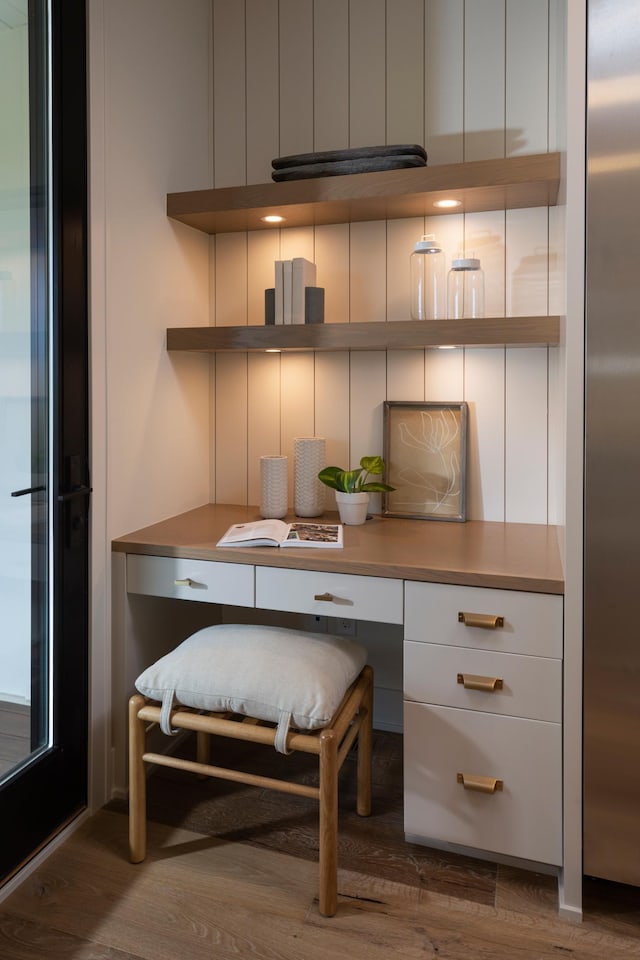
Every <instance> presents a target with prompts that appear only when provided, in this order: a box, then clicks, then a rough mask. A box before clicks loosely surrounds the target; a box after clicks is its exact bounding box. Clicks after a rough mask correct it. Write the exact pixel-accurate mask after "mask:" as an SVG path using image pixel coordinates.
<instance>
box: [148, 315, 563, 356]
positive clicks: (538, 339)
mask: <svg viewBox="0 0 640 960" xmlns="http://www.w3.org/2000/svg"><path fill="white" fill-rule="evenodd" d="M559 342H560V317H559V316H553V317H484V318H482V319H479V320H429V321H419V320H398V321H389V322H385V323H326V324H302V323H300V324H292V325H286V326H264V325H262V326H244V327H170V328H169V329H168V330H167V350H194V351H204V352H207V351H208V352H211V353H216V352H227V351H233V350H243V351H252V350H262V351H264V350H280V351H283V350H411V349H416V348H420V347H445V346H471V347H495V346H518V347H534V346H557V345H558V343H559Z"/></svg>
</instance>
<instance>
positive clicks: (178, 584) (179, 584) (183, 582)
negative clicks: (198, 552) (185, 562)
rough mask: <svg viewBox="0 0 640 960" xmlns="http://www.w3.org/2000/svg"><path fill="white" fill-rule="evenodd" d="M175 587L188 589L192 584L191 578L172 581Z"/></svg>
mask: <svg viewBox="0 0 640 960" xmlns="http://www.w3.org/2000/svg"><path fill="white" fill-rule="evenodd" d="M173 582H174V583H175V585H176V587H190V586H191V585H192V584H193V580H192V579H191V577H185V578H184V580H174V581H173Z"/></svg>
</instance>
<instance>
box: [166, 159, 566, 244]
mask: <svg viewBox="0 0 640 960" xmlns="http://www.w3.org/2000/svg"><path fill="white" fill-rule="evenodd" d="M559 183H560V154H559V153H543V154H535V155H531V156H516V157H507V158H505V159H498V160H474V161H470V162H468V163H454V164H440V165H438V166H434V167H412V168H409V169H406V170H385V171H383V172H381V173H358V174H352V175H350V176H342V177H319V178H317V179H313V180H291V181H287V182H283V183H273V182H270V183H260V184H253V185H249V186H246V187H222V188H220V189H217V190H193V191H190V192H187V193H170V194H168V196H167V216H169V217H171V218H172V219H173V220H180V221H181V222H182V223H186V224H188V225H189V226H191V227H195V228H196V229H197V230H202V231H204V232H205V233H210V234H214V233H237V232H239V231H243V230H270V229H271V230H272V229H274V226H275V227H276V228H278V227H300V226H309V225H314V224H327V223H349V222H357V221H364V220H392V219H406V218H407V217H422V216H436V215H438V216H440V215H446V214H451V213H477V212H480V211H483V210H514V209H517V208H520V207H541V206H554V205H555V204H556V203H557V199H558V188H559ZM450 198H453V199H456V200H459V201H460V206H458V207H454V208H453V209H442V208H439V207H435V206H434V203H435V202H436V201H438V200H445V199H450ZM274 213H275V214H281V215H282V216H284V217H286V221H285V222H284V223H280V224H275V225H274V224H267V223H264V222H263V221H262V220H261V219H260V218H261V217H264V216H266V215H267V214H274Z"/></svg>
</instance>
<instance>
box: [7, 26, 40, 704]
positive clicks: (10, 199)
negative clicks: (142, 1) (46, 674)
mask: <svg viewBox="0 0 640 960" xmlns="http://www.w3.org/2000/svg"><path fill="white" fill-rule="evenodd" d="M0 131H1V135H0V700H13V701H17V702H26V701H29V700H30V698H31V537H32V531H31V498H30V497H21V498H18V499H16V498H11V497H10V492H11V491H12V490H19V489H24V488H25V487H30V486H31V485H32V474H31V297H30V282H31V278H30V235H29V220H30V195H29V75H28V38H27V28H26V26H24V27H16V28H15V29H0Z"/></svg>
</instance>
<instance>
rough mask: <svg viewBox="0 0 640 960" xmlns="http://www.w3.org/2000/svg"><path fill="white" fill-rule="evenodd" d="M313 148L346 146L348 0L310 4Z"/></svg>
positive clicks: (347, 131)
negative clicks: (311, 16)
mask: <svg viewBox="0 0 640 960" xmlns="http://www.w3.org/2000/svg"><path fill="white" fill-rule="evenodd" d="M313 45H314V46H313V121H314V149H315V150H337V149H342V148H343V147H348V146H349V0H315V3H314V5H313Z"/></svg>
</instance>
